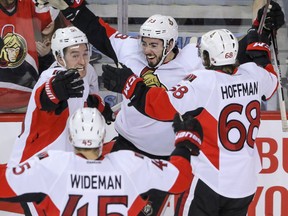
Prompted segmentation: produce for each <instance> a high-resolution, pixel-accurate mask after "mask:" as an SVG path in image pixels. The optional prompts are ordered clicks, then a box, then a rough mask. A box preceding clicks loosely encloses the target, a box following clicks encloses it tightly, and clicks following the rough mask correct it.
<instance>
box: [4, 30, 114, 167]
mask: <svg viewBox="0 0 288 216" xmlns="http://www.w3.org/2000/svg"><path fill="white" fill-rule="evenodd" d="M51 43H52V45H51V46H52V47H51V48H52V52H53V54H54V56H55V59H56V60H57V63H58V64H57V66H56V67H54V68H50V69H48V70H46V71H44V72H43V73H42V74H41V76H40V78H39V80H38V82H37V83H36V85H35V87H34V89H33V92H32V96H31V98H30V101H29V106H28V109H27V113H26V116H25V122H24V131H23V133H22V134H21V135H20V136H19V137H18V138H17V139H16V142H15V144H14V148H13V151H12V155H11V158H10V160H9V163H8V165H11V164H12V165H13V164H14V165H15V164H18V163H20V162H23V161H25V160H27V159H28V158H30V157H31V156H33V155H34V154H36V153H37V152H39V151H42V150H48V149H57V150H65V151H71V150H72V148H71V146H70V145H65V143H66V142H65V141H66V139H67V137H68V134H67V128H66V121H67V118H68V116H69V115H70V114H71V113H74V112H75V111H76V110H77V109H78V108H81V107H84V105H85V104H86V103H87V104H88V106H89V107H97V108H98V109H99V110H100V111H101V113H102V114H103V115H104V116H105V118H106V122H108V123H109V122H111V121H113V112H112V111H111V109H110V106H109V105H108V104H106V105H105V104H104V103H103V101H102V99H101V97H99V96H97V95H89V85H88V80H87V76H86V67H87V64H88V62H89V45H88V40H87V38H86V36H85V34H84V33H83V32H81V31H80V30H79V29H78V28H76V27H66V28H60V29H57V30H56V32H55V33H54V35H53V37H52V41H51Z"/></svg>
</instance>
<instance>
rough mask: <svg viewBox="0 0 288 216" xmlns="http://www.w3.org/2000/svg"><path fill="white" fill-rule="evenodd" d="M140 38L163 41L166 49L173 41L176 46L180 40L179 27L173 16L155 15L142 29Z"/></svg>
mask: <svg viewBox="0 0 288 216" xmlns="http://www.w3.org/2000/svg"><path fill="white" fill-rule="evenodd" d="M140 36H141V37H149V38H158V39H162V40H163V41H164V47H166V45H167V43H168V42H169V41H170V40H171V39H173V43H174V45H175V43H176V41H177V38H178V25H177V23H176V21H175V19H174V18H173V17H171V16H164V15H160V14H155V15H153V16H151V17H149V18H148V19H147V20H146V21H145V22H144V23H143V25H142V26H141V27H140ZM173 47H174V46H173Z"/></svg>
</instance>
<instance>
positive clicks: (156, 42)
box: [141, 37, 164, 67]
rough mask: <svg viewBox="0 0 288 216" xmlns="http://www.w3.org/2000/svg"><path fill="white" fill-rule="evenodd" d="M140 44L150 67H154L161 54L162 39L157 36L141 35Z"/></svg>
mask: <svg viewBox="0 0 288 216" xmlns="http://www.w3.org/2000/svg"><path fill="white" fill-rule="evenodd" d="M141 46H142V49H143V53H144V55H145V56H146V60H147V62H148V65H149V66H150V67H155V66H156V65H157V64H158V63H159V62H160V61H161V59H162V56H163V49H164V47H163V41H162V40H160V39H158V38H148V37H142V39H141Z"/></svg>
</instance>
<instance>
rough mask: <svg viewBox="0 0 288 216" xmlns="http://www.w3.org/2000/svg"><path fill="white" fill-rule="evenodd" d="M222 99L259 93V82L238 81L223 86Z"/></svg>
mask: <svg viewBox="0 0 288 216" xmlns="http://www.w3.org/2000/svg"><path fill="white" fill-rule="evenodd" d="M221 92H222V99H228V98H236V97H242V96H250V95H257V94H258V82H249V83H237V84H232V85H227V86H221Z"/></svg>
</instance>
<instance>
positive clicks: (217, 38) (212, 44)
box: [199, 29, 238, 66]
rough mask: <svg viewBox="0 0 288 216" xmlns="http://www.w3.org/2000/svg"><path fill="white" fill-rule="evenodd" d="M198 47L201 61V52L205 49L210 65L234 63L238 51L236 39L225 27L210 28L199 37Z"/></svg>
mask: <svg viewBox="0 0 288 216" xmlns="http://www.w3.org/2000/svg"><path fill="white" fill-rule="evenodd" d="M199 48H200V56H201V59H202V62H203V63H204V57H203V52H204V51H207V52H208V54H209V59H210V65H214V66H222V65H230V64H235V62H236V57H237V53H238V40H237V38H236V37H235V36H234V35H233V34H232V32H230V31H229V30H227V29H217V30H212V31H209V32H207V33H206V34H204V35H203V36H202V37H201V41H200V45H199Z"/></svg>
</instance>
